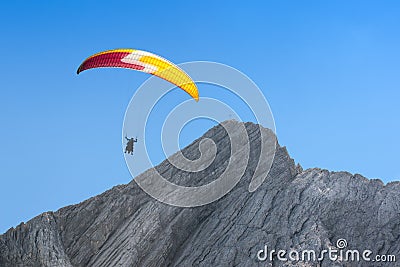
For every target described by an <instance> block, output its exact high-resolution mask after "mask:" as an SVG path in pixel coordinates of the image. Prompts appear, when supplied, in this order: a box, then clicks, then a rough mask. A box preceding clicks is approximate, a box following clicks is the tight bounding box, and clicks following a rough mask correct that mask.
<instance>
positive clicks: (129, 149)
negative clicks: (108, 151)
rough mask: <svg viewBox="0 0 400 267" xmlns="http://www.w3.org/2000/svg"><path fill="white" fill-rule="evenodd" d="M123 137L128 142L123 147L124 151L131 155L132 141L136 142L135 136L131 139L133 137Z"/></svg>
mask: <svg viewBox="0 0 400 267" xmlns="http://www.w3.org/2000/svg"><path fill="white" fill-rule="evenodd" d="M125 139H126V140H127V141H128V143H127V144H126V147H125V153H128V154H131V155H133V146H134V143H136V142H137V138H135V139H133V137H132V138H128V137H126V136H125Z"/></svg>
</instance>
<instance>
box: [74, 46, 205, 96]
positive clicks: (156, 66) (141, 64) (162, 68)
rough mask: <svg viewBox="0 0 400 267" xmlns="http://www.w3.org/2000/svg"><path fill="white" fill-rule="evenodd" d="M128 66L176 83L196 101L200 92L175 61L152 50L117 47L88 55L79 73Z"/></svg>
mask: <svg viewBox="0 0 400 267" xmlns="http://www.w3.org/2000/svg"><path fill="white" fill-rule="evenodd" d="M106 67H113V68H127V69H133V70H138V71H142V72H146V73H149V74H152V75H155V76H158V77H160V78H162V79H164V80H166V81H169V82H171V83H172V84H175V85H176V86H178V87H179V88H181V89H182V90H184V91H185V92H186V93H188V94H189V95H190V96H191V97H193V98H194V99H195V100H196V101H198V100H199V92H198V90H197V86H196V84H195V83H194V81H193V80H192V79H191V78H190V76H189V75H188V74H187V73H186V72H184V71H183V70H182V69H181V68H179V67H178V66H177V65H175V64H174V63H172V62H170V61H168V60H166V59H164V58H162V57H160V56H158V55H155V54H153V53H150V52H146V51H141V50H135V49H115V50H108V51H104V52H100V53H97V54H94V55H92V56H90V57H88V58H87V59H86V60H85V61H83V63H82V64H81V65H80V66H79V68H78V70H77V74H79V73H80V72H82V71H84V70H88V69H93V68H106Z"/></svg>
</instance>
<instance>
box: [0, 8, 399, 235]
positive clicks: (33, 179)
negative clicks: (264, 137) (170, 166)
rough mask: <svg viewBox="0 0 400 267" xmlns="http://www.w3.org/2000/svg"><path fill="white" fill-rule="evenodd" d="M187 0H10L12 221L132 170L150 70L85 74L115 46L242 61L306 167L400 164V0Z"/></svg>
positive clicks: (6, 188)
mask: <svg viewBox="0 0 400 267" xmlns="http://www.w3.org/2000/svg"><path fill="white" fill-rule="evenodd" d="M187 2H188V1H180V2H176V4H171V2H170V1H159V2H157V1H143V2H139V1H113V2H111V1H63V4H60V3H61V2H60V1H34V2H28V1H8V2H5V1H3V2H2V4H1V6H0V21H1V44H0V48H1V49H0V58H1V64H0V73H1V79H0V88H1V89H0V123H1V132H0V147H1V152H0V153H1V154H0V155H1V159H0V179H1V180H0V185H1V194H0V203H1V204H0V232H4V231H6V230H7V229H8V228H9V227H11V226H16V225H17V224H19V223H20V222H21V221H27V220H28V219H30V218H32V217H33V216H36V215H38V214H40V213H41V212H44V211H48V210H57V209H58V208H60V207H62V206H65V205H69V204H74V203H78V202H80V201H82V200H85V199H86V198H89V197H91V196H94V195H96V194H99V193H101V192H103V191H105V190H106V189H109V188H111V187H112V186H114V185H117V184H121V183H127V182H129V181H130V180H131V177H130V174H129V172H128V170H127V168H126V166H125V162H124V159H123V155H122V153H121V127H122V122H123V116H124V112H125V108H126V107H127V105H128V103H129V100H130V98H131V96H132V95H133V92H134V91H135V89H136V88H137V87H138V86H139V85H140V84H141V83H142V82H143V81H144V80H145V79H147V78H148V77H147V75H146V74H141V73H137V72H132V71H127V70H107V71H105V70H100V71H98V72H96V71H92V72H91V73H90V74H89V73H84V74H82V75H79V76H77V75H76V74H75V71H76V69H77V67H78V65H79V64H80V63H81V61H82V60H83V59H84V58H86V57H87V56H88V55H90V54H92V53H95V52H98V51H102V50H106V49H113V48H121V47H128V48H138V49H144V50H148V51H152V52H156V53H158V54H160V55H162V56H164V57H166V58H168V59H170V60H172V61H174V62H176V63H180V62H186V61H194V60H210V61H216V62H221V63H225V64H228V65H231V66H233V67H235V68H237V69H239V70H241V71H242V72H244V73H246V74H247V75H248V76H250V78H252V79H253V80H254V81H255V82H256V83H257V84H258V86H259V87H260V88H261V89H262V90H263V91H264V93H265V95H266V97H267V99H268V101H269V103H270V105H271V108H272V111H273V114H274V116H275V122H276V129H277V134H278V138H279V141H280V144H281V145H285V146H287V147H288V150H289V153H290V154H291V156H292V157H293V158H294V159H295V160H296V162H299V163H300V164H302V165H303V167H305V168H310V167H321V168H326V169H329V170H335V171H339V170H347V171H350V172H353V173H361V174H362V175H364V176H366V177H368V178H380V179H382V180H383V181H384V182H389V181H392V180H398V179H399V178H400V171H399V167H398V164H399V156H398V151H399V150H400V142H399V140H398V137H399V136H400V125H399V115H400V105H399V103H398V102H399V99H400V75H399V74H400V49H399V47H400V16H399V14H400V4H399V2H398V1H260V2H259V3H256V2H254V3H253V2H250V1H242V2H241V3H235V4H230V2H231V1H226V2H225V3H222V2H221V3H220V2H219V1H197V4H194V3H187ZM216 2H218V3H216ZM188 134H190V132H189V133H188Z"/></svg>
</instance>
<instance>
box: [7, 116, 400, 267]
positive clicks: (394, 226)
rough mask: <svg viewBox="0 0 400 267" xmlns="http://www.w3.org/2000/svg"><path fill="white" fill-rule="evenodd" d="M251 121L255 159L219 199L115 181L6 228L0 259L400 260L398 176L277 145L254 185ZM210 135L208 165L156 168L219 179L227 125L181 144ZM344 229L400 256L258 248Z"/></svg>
mask: <svg viewBox="0 0 400 267" xmlns="http://www.w3.org/2000/svg"><path fill="white" fill-rule="evenodd" d="M231 123H238V122H231ZM246 130H247V132H248V136H249V138H250V149H251V155H250V164H249V166H248V167H247V169H246V171H245V174H244V175H243V177H242V179H241V180H240V181H239V183H238V184H237V185H236V186H235V187H234V189H233V190H232V191H231V192H229V193H228V194H227V195H225V196H224V197H223V198H221V199H220V200H218V201H216V202H213V203H211V204H209V205H205V206H200V207H196V208H179V207H173V206H169V205H166V204H163V203H161V202H158V201H157V200H155V199H153V198H151V197H150V196H148V195H147V194H146V193H145V192H143V191H142V189H141V188H139V186H138V185H137V184H136V183H135V182H134V181H132V182H130V183H129V184H126V185H119V186H115V187H113V188H112V189H110V190H108V191H106V192H104V193H103V194H101V195H98V196H95V197H92V198H90V199H88V200H86V201H83V202H82V203H79V204H77V205H72V206H67V207H65V208H62V209H60V210H58V211H56V212H46V213H43V214H41V215H39V216H37V217H35V218H33V219H32V220H30V221H29V222H27V223H21V224H20V225H18V226H17V227H16V228H12V229H10V230H8V231H7V232H6V233H4V234H3V235H1V236H0V266H396V264H397V265H400V183H399V182H392V183H389V184H387V185H385V184H383V183H382V182H381V181H380V180H369V179H366V178H364V177H362V176H360V175H352V174H350V173H347V172H329V171H327V170H321V169H308V170H304V171H303V170H302V168H301V167H300V166H299V165H297V166H296V165H295V163H294V161H293V160H292V159H291V158H290V156H289V155H288V153H287V151H286V149H285V148H284V147H280V146H279V145H278V147H277V151H276V155H275V158H274V162H273V165H272V169H271V171H270V172H269V174H268V177H267V179H266V180H265V181H264V182H263V183H262V185H261V186H260V187H259V188H258V189H257V190H256V191H255V192H252V193H250V192H249V191H248V185H249V183H250V180H251V176H252V174H253V173H254V168H255V164H256V163H254V162H256V161H257V155H258V154H257V153H259V152H258V148H259V146H260V138H259V137H260V131H266V129H264V128H262V127H259V126H258V125H255V124H252V123H246ZM206 137H207V138H211V139H213V140H214V142H215V144H216V146H217V149H218V150H217V151H218V153H217V156H216V158H215V160H214V162H213V163H212V164H211V165H210V166H209V167H207V168H206V169H205V170H203V171H201V172H198V173H194V174H190V175H187V174H185V173H184V171H180V170H178V169H176V168H174V167H172V166H170V165H169V163H168V162H167V161H165V162H163V163H161V164H160V165H159V166H157V167H156V168H157V170H158V171H159V172H160V173H163V176H164V177H165V178H166V179H169V180H171V181H174V182H175V183H177V184H181V185H188V186H189V185H191V186H193V185H200V184H204V183H208V182H210V181H212V180H214V179H216V177H218V175H219V174H220V173H221V172H223V170H224V168H225V167H226V164H227V161H228V159H229V153H228V152H227V151H228V150H229V149H224V148H226V146H227V134H226V132H225V130H224V128H223V127H221V126H216V127H214V128H212V129H210V130H209V131H208V132H207V133H206V134H205V135H204V136H203V137H202V138H200V139H199V140H196V141H195V142H194V143H192V144H191V145H189V146H188V147H187V148H185V149H184V150H183V151H182V152H183V154H184V155H186V156H187V157H188V158H196V157H198V153H199V151H198V144H199V142H200V141H201V140H202V139H203V138H206ZM340 239H345V240H346V242H347V247H346V249H349V248H351V249H357V250H359V251H363V250H371V253H372V254H371V255H370V258H373V257H374V256H373V255H377V254H380V255H395V256H397V257H398V258H399V259H398V262H399V263H396V262H391V263H378V262H365V261H361V262H348V261H346V260H344V259H343V258H341V257H339V258H337V259H332V260H331V259H329V258H328V257H325V258H323V259H322V258H321V259H316V260H315V261H307V260H304V261H302V260H301V259H300V260H299V261H293V260H287V261H282V260H279V259H278V258H277V255H276V253H275V254H274V258H273V260H272V261H271V260H269V259H266V260H265V261H261V260H260V259H259V258H258V256H263V255H264V254H265V253H263V252H262V253H261V252H260V250H263V249H264V248H265V246H267V248H268V249H269V250H272V249H275V250H276V251H278V250H280V249H284V250H287V252H288V253H289V251H299V252H300V253H301V251H304V250H313V251H315V252H316V253H317V255H319V254H320V253H321V252H322V251H323V250H327V249H338V248H340V246H342V244H339V243H338V240H340ZM344 249H345V248H343V251H344ZM260 253H261V254H260ZM268 253H269V252H268ZM268 253H267V254H268ZM288 253H287V254H286V258H287V257H288V256H287V255H288ZM257 255H258V256H257ZM293 255H295V254H293Z"/></svg>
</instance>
